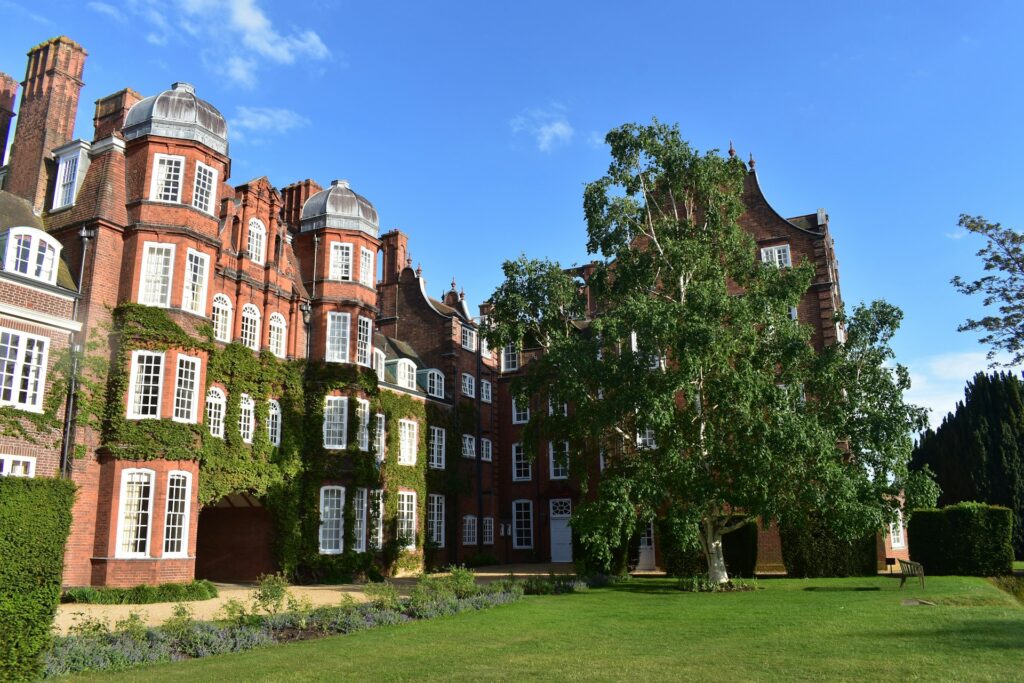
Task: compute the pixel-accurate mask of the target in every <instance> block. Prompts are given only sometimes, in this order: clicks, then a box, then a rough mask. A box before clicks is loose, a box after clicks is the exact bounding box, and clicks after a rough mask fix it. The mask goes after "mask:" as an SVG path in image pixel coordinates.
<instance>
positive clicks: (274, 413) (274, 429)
mask: <svg viewBox="0 0 1024 683" xmlns="http://www.w3.org/2000/svg"><path fill="white" fill-rule="evenodd" d="M282 428H283V420H282V416H281V403H280V402H279V401H278V400H277V399H276V398H271V399H267V439H269V440H270V445H271V446H274V447H275V448H277V447H280V445H281V430H282Z"/></svg>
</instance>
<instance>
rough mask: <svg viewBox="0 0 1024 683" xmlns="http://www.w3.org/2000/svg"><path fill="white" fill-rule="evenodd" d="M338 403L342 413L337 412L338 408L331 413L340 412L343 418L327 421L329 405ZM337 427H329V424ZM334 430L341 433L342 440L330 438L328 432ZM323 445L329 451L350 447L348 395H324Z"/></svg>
mask: <svg viewBox="0 0 1024 683" xmlns="http://www.w3.org/2000/svg"><path fill="white" fill-rule="evenodd" d="M331 405H338V406H341V408H340V413H335V412H334V411H335V410H337V409H332V412H331V414H332V415H334V414H340V416H341V419H340V420H338V421H337V422H335V421H333V420H332V421H331V422H328V421H327V416H328V406H331ZM335 424H336V427H329V425H335ZM332 431H337V433H339V434H340V435H341V437H340V440H331V441H329V440H328V438H327V437H328V434H329V433H331V432H332ZM323 445H324V448H325V449H327V450H329V451H340V450H345V449H346V448H348V396H324V418H323Z"/></svg>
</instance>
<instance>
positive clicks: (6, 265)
mask: <svg viewBox="0 0 1024 683" xmlns="http://www.w3.org/2000/svg"><path fill="white" fill-rule="evenodd" d="M22 240H25V241H27V242H28V246H27V248H26V250H25V252H26V253H25V254H24V256H25V258H24V259H21V258H19V253H18V252H19V246H20V243H21V241H22ZM63 248H64V247H63V245H61V243H60V242H58V241H57V240H56V239H54V238H53V237H52V236H51V235H48V234H47V233H45V232H43V231H42V230H40V229H38V228H33V227H29V226H17V227H13V228H10V229H9V230H8V231H7V233H6V243H5V246H4V250H5V252H4V260H3V269H4V270H5V271H6V272H8V273H15V274H17V275H20V276H21V277H24V278H28V279H30V280H38V281H39V282H45V283H46V284H49V285H56V284H57V270H58V269H59V267H60V257H61V252H62V251H63ZM40 250H43V254H44V256H43V260H42V263H40V259H39V257H40ZM46 250H49V251H48V252H47V251H46ZM47 256H48V257H49V258H48V259H47ZM21 262H23V263H24V267H25V269H24V270H22V269H21V268H20V267H19V264H20V263H21ZM44 266H48V270H44V269H43V268H44Z"/></svg>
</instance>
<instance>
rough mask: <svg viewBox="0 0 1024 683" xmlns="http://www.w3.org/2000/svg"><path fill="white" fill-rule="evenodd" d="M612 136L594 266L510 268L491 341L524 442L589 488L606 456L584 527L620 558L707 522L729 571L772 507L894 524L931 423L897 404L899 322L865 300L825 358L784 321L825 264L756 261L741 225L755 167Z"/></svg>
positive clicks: (777, 511) (706, 536) (708, 542)
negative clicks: (746, 181)
mask: <svg viewBox="0 0 1024 683" xmlns="http://www.w3.org/2000/svg"><path fill="white" fill-rule="evenodd" d="M606 142H607V143H608V144H609V146H610V147H611V157H612V161H611V164H610V166H609V169H608V173H607V174H606V175H605V176H604V177H602V178H600V179H599V180H597V181H595V182H593V183H590V184H589V185H587V187H586V190H585V194H584V212H585V216H586V221H587V235H588V242H587V250H588V252H589V253H590V254H592V255H593V256H594V257H595V261H594V262H593V264H592V265H591V266H588V267H585V268H578V269H570V270H565V269H563V268H562V267H561V266H560V265H559V264H557V263H552V262H550V261H544V260H531V259H528V258H526V257H525V256H524V257H522V258H520V259H518V260H517V261H512V262H508V263H506V264H505V266H504V272H505V281H504V282H503V283H502V284H501V285H500V286H499V287H498V289H497V290H496V291H495V292H494V295H493V296H492V299H491V302H492V304H493V308H492V311H491V314H490V324H491V329H490V331H489V333H488V337H489V339H490V341H491V343H492V344H494V345H501V346H505V345H508V344H515V345H517V346H519V347H520V348H522V349H523V361H524V362H525V363H526V365H527V371H526V372H525V373H524V374H523V376H522V378H521V379H520V380H519V381H517V382H516V384H515V385H514V392H515V393H516V395H517V400H518V401H522V402H526V401H529V402H531V404H532V406H533V410H532V411H531V420H530V421H529V423H528V424H527V426H526V427H525V431H524V436H523V443H524V446H525V447H526V449H527V453H528V454H532V455H533V456H535V457H540V458H542V460H543V461H544V462H547V459H548V458H549V457H554V458H558V459H561V458H563V457H568V459H569V465H570V468H571V471H572V472H573V474H574V476H577V477H579V478H580V480H581V481H583V482H584V483H585V484H587V483H588V482H589V481H590V478H591V477H590V475H592V474H594V473H595V472H596V471H597V470H598V464H597V461H598V460H599V459H600V461H601V463H602V465H603V472H601V475H600V477H599V481H600V483H599V485H598V486H597V487H596V489H595V490H594V491H593V493H594V495H593V496H590V501H589V502H587V503H586V504H584V505H582V506H577V511H576V512H575V513H574V517H573V523H572V524H573V529H574V533H575V534H576V535H577V536H578V537H579V538H580V541H581V542H582V543H583V544H584V545H585V546H586V547H587V548H588V552H591V553H596V554H597V555H602V554H603V555H604V557H605V559H607V558H608V557H610V554H611V553H612V552H613V547H614V546H615V545H616V544H621V543H622V542H623V541H624V540H625V539H627V538H628V537H629V536H630V535H631V534H633V533H634V531H635V530H636V528H637V524H638V520H647V519H651V518H653V517H655V516H656V515H659V514H665V513H666V511H668V512H670V513H671V514H673V515H676V516H679V517H681V518H683V519H685V520H688V522H689V523H692V524H693V525H694V526H695V527H696V528H697V530H698V537H699V539H700V546H701V549H702V551H703V554H704V556H705V558H706V559H707V566H708V575H709V578H710V580H711V581H713V582H715V583H725V582H728V580H729V577H728V573H727V571H726V567H725V562H724V558H723V553H722V537H723V535H724V534H726V533H728V532H729V531H731V530H733V529H735V528H736V527H738V526H740V525H742V524H745V523H748V522H749V521H751V520H753V519H756V518H758V517H761V518H765V519H778V518H780V517H781V516H782V515H783V514H788V513H791V512H792V511H794V510H797V509H802V510H808V509H814V510H816V511H819V512H825V513H828V514H829V515H830V519H834V520H836V527H837V529H839V530H840V531H842V530H843V529H846V530H847V531H849V533H850V535H851V536H852V535H854V534H856V533H863V532H864V531H865V529H866V528H880V527H881V526H882V524H884V523H885V522H886V521H888V520H889V519H890V518H891V516H892V514H893V508H894V506H895V505H896V504H898V503H895V502H894V501H895V496H894V495H893V494H894V492H898V491H899V490H900V487H901V486H902V484H903V480H904V479H905V476H906V461H907V459H908V457H909V452H910V446H911V444H910V437H909V434H910V428H911V427H912V426H913V423H914V420H916V419H918V418H919V417H920V413H919V412H916V411H915V409H914V408H913V407H912V406H906V405H905V404H903V402H902V390H903V389H904V388H906V385H908V382H907V377H906V372H905V371H902V370H899V369H897V370H895V371H893V370H890V369H888V368H887V367H885V364H886V363H888V362H889V361H890V360H891V355H892V354H891V351H890V350H889V349H888V338H889V336H891V334H890V332H889V331H890V330H892V329H895V328H894V327H893V326H892V323H893V322H895V323H896V324H898V315H897V316H896V318H895V320H893V318H892V316H891V315H890V316H889V318H888V319H887V320H882V321H879V320H878V319H877V316H875V315H872V311H875V312H878V311H877V309H875V308H874V307H871V308H864V309H861V310H860V311H859V312H858V315H859V316H860V317H861V318H864V319H865V320H870V321H872V324H873V325H874V329H873V332H870V333H864V334H861V335H860V336H859V337H857V339H858V340H859V341H858V343H857V344H856V345H852V346H850V350H849V351H845V350H842V349H833V350H831V351H830V352H828V353H826V354H820V355H819V354H815V352H814V351H813V349H812V347H811V345H810V334H811V330H810V328H809V327H808V326H805V325H801V324H800V323H798V322H795V321H793V320H791V318H790V315H789V310H790V307H791V306H795V305H797V303H798V301H799V300H800V298H801V296H802V294H803V293H804V292H805V291H806V290H807V288H808V286H809V285H810V282H811V278H812V277H813V274H814V267H813V265H812V264H809V263H800V264H796V265H795V266H794V267H792V268H776V267H769V266H766V265H765V264H763V263H761V262H760V261H759V260H758V259H757V258H756V245H755V243H754V241H753V239H752V237H751V236H750V235H749V234H748V233H746V232H745V231H744V230H743V229H742V228H741V227H740V225H739V217H740V215H741V214H742V212H743V210H744V207H743V204H742V200H741V193H742V188H743V178H744V175H745V173H746V169H745V167H744V165H743V164H742V162H740V161H739V160H738V159H735V158H723V157H721V156H719V155H718V154H717V153H716V152H710V153H707V154H699V153H697V152H696V151H694V150H693V149H692V148H691V147H690V146H689V145H688V144H687V143H685V142H684V141H682V140H681V139H680V136H679V131H678V129H677V128H676V127H674V126H667V125H664V124H661V123H658V122H657V121H655V122H654V123H653V124H652V125H649V126H640V125H635V124H630V125H625V126H622V127H620V128H618V129H616V130H613V131H612V132H610V133H609V134H608V136H607V138H606ZM584 285H586V286H584ZM886 311H888V312H889V313H891V311H890V310H889V309H886ZM869 327H870V325H869ZM881 328H884V329H881ZM865 335H866V336H865ZM858 364H860V367H858ZM901 373H902V374H901ZM879 382H880V383H881V385H882V386H868V385H869V383H879ZM854 404H856V405H854ZM563 406H568V409H567V410H566V409H564V408H563ZM564 442H568V449H567V450H564V446H563V443H564ZM548 444H553V446H548ZM549 448H550V451H549V450H548V449H549ZM563 454H567V455H563ZM595 520H599V523H596V524H595V523H594V522H595Z"/></svg>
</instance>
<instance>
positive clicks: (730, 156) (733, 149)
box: [729, 140, 736, 159]
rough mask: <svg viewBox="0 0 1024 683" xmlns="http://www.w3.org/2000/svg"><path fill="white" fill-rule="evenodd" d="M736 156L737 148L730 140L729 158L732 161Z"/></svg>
mask: <svg viewBox="0 0 1024 683" xmlns="http://www.w3.org/2000/svg"><path fill="white" fill-rule="evenodd" d="M734 156H736V148H735V147H733V146H732V140H729V158H730V159H732V158H733V157H734Z"/></svg>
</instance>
